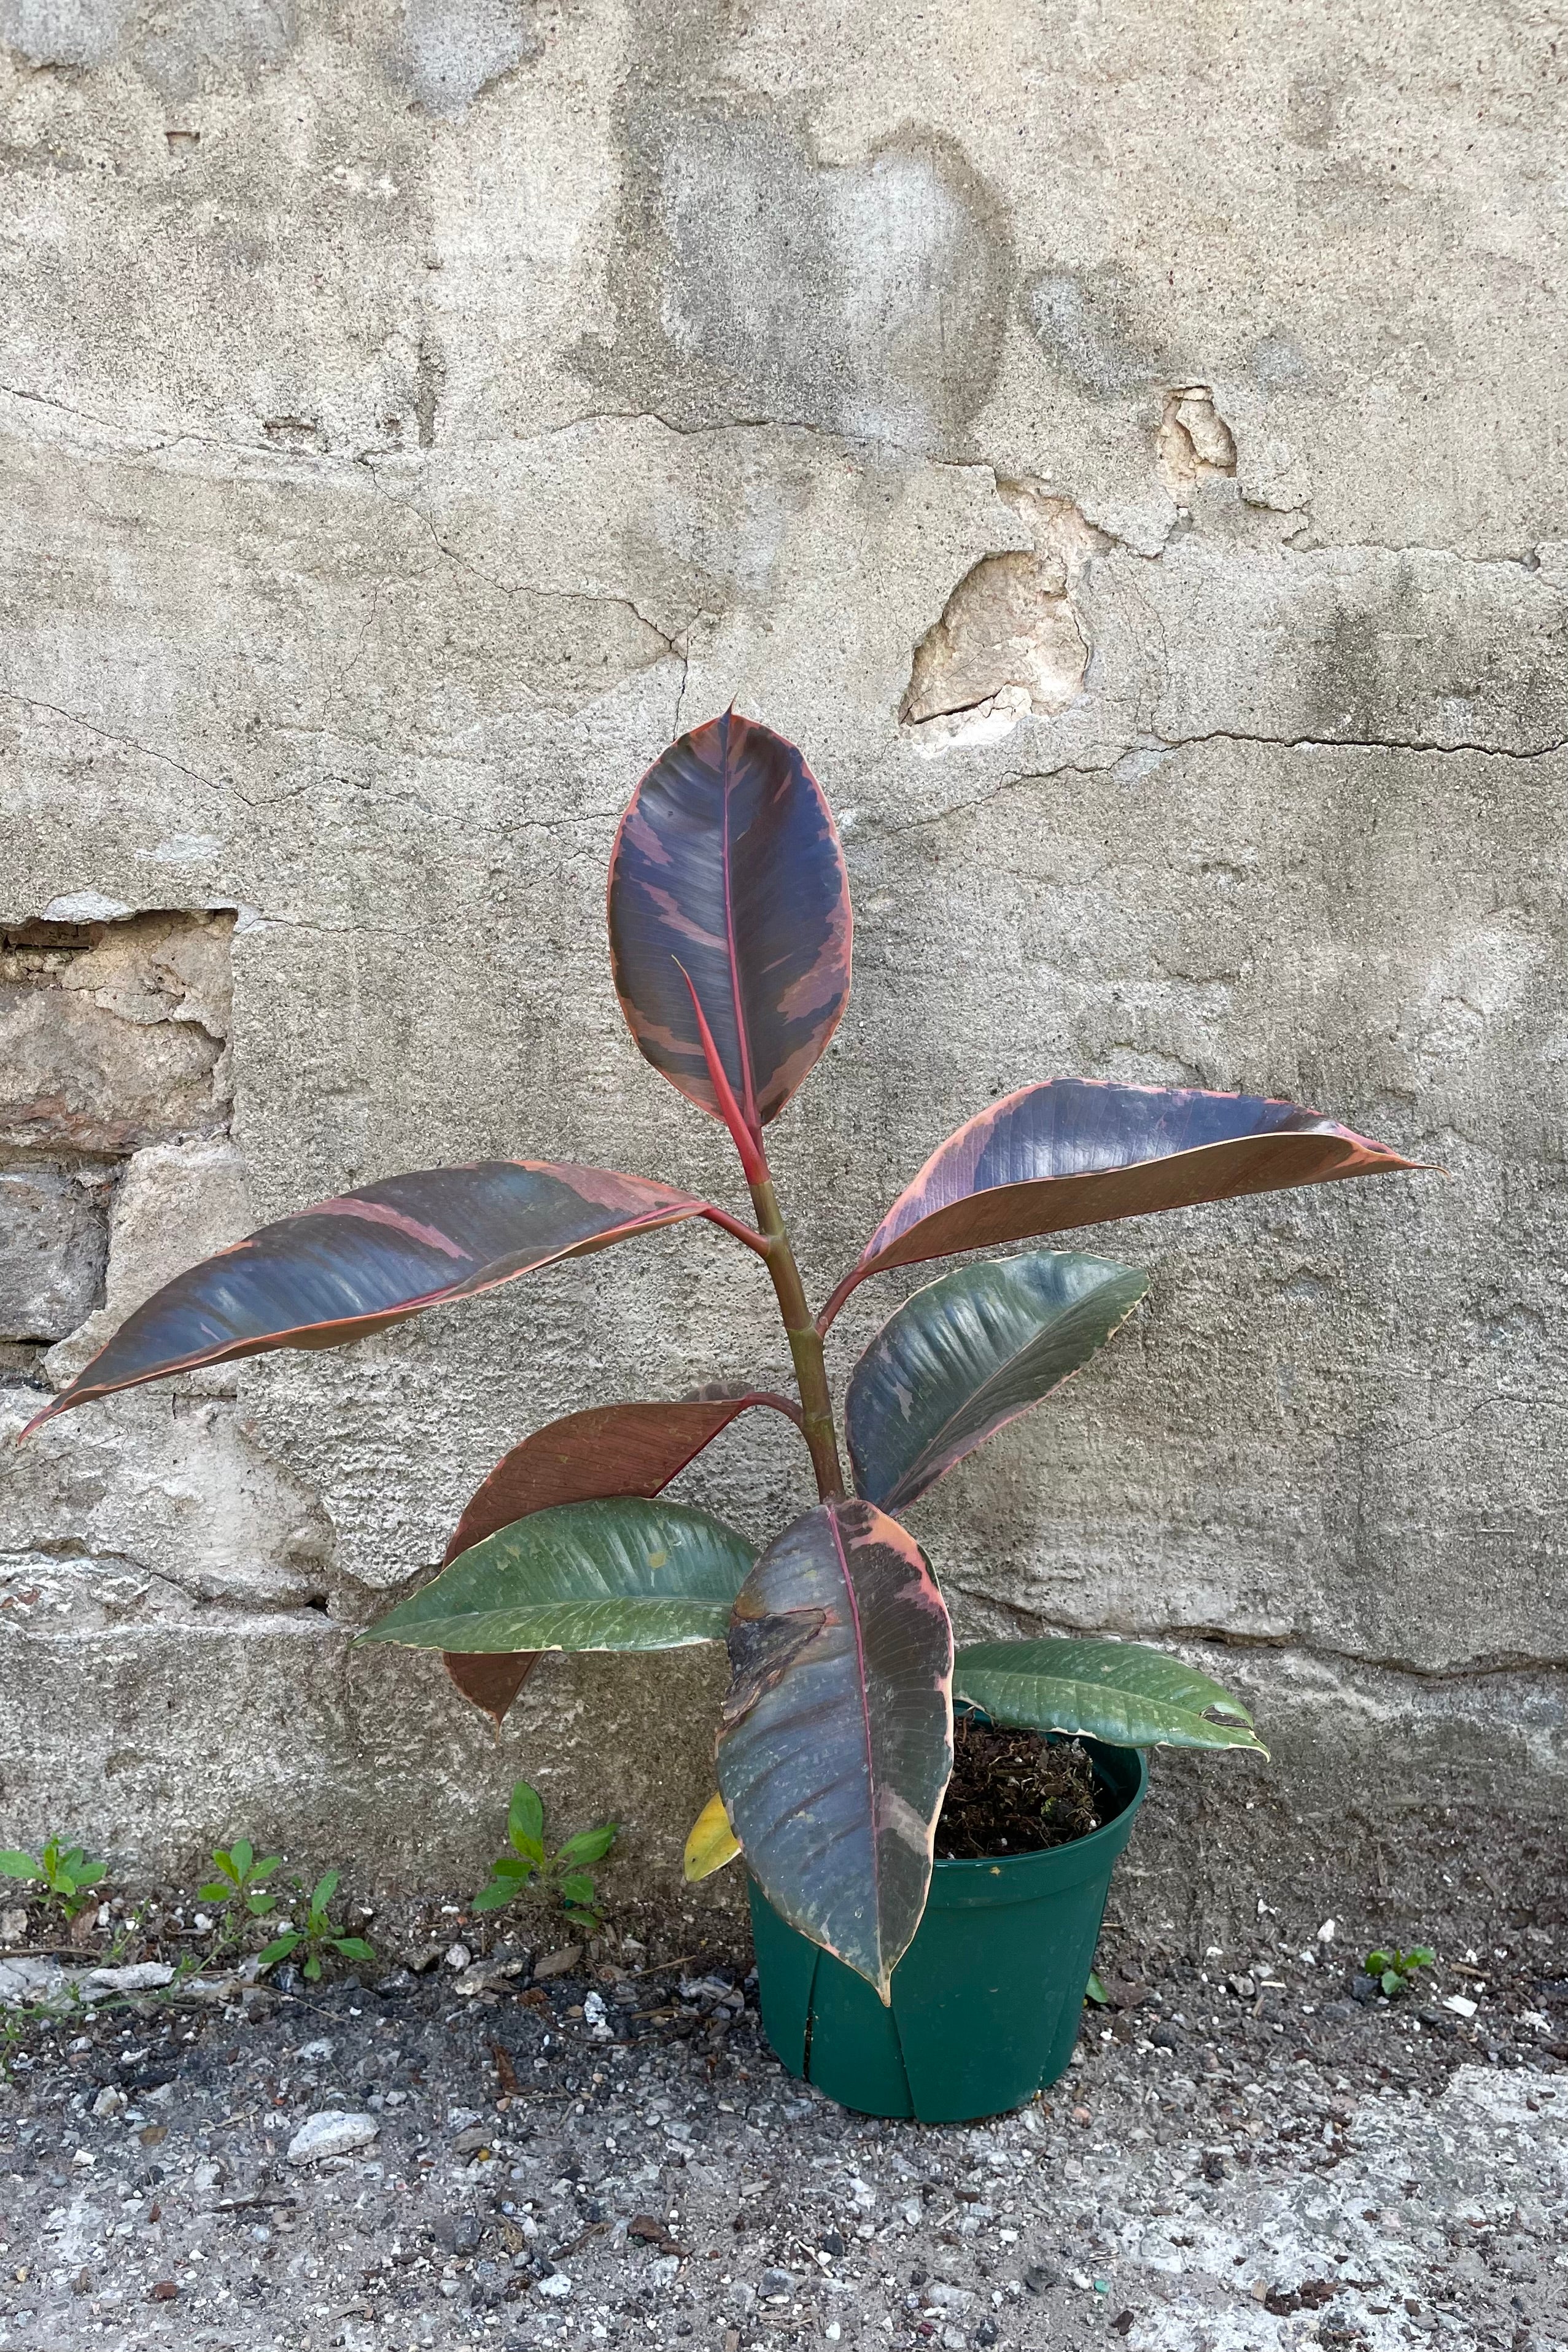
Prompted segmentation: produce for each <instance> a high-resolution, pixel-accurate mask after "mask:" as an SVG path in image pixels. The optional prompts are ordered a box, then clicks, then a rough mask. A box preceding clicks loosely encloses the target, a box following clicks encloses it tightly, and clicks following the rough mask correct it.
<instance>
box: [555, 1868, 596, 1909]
mask: <svg viewBox="0 0 1568 2352" xmlns="http://www.w3.org/2000/svg"><path fill="white" fill-rule="evenodd" d="M555 1883H556V1885H557V1886H558V1887H559V1888H560V1890H561V1900H562V1901H563V1903H592V1901H593V1900H594V1897H595V1895H596V1894H597V1892H598V1889H597V1888H596V1887H595V1885H594V1882H593V1880H592V1879H591V1878H590V1877H589V1875H588V1874H587V1872H586V1871H585V1870H569V1871H568V1872H567V1873H566V1875H565V1876H564V1877H563V1878H559V1879H557V1880H556V1882H555Z"/></svg>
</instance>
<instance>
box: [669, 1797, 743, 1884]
mask: <svg viewBox="0 0 1568 2352" xmlns="http://www.w3.org/2000/svg"><path fill="white" fill-rule="evenodd" d="M740 1851H741V1842H740V1840H739V1838H738V1837H737V1836H736V1835H735V1832H734V1831H733V1830H732V1829H731V1827H730V1816H729V1814H728V1813H727V1812H726V1811H724V1800H723V1798H722V1797H717V1796H715V1797H710V1798H709V1800H708V1802H707V1803H706V1804H705V1805H704V1806H703V1808H702V1811H700V1813H699V1814H698V1816H697V1819H696V1820H695V1821H694V1822H692V1824H691V1833H690V1835H689V1837H688V1839H687V1841H686V1852H685V1854H684V1855H683V1856H682V1860H681V1867H682V1869H683V1870H684V1871H685V1874H686V1877H687V1881H688V1884H689V1885H693V1886H695V1885H696V1884H697V1881H698V1880H699V1879H700V1878H711V1877H712V1875H713V1873H714V1872H715V1871H716V1870H722V1869H723V1867H724V1864H726V1863H727V1862H733V1861H734V1859H735V1856H736V1855H737V1854H738V1853H740Z"/></svg>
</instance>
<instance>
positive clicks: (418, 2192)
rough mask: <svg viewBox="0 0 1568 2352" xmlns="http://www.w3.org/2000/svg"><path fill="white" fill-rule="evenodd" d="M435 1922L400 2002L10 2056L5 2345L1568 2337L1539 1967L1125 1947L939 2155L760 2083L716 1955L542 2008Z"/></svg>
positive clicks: (602, 1966) (540, 1997) (756, 2047)
mask: <svg viewBox="0 0 1568 2352" xmlns="http://www.w3.org/2000/svg"><path fill="white" fill-rule="evenodd" d="M378 1924H379V1923H378ZM440 1924H441V1923H440V1922H439V1921H438V1920H437V1919H431V1920H429V1921H427V1922H426V1935H427V1934H428V1930H429V1929H430V1928H432V1927H439V1925H440ZM446 1932H447V1937H450V1936H451V1935H452V1934H453V1932H454V1930H453V1928H452V1927H451V1925H450V1924H449V1923H448V1924H447V1930H446ZM464 1932H465V1934H467V1935H468V1939H469V1943H470V1946H471V1948H472V1954H473V1957H472V1958H471V1960H470V1961H469V1964H468V1966H466V1967H465V1965H464V1961H465V1959H466V1958H468V1955H467V1954H464V1953H462V1952H459V1953H458V1955H457V1956H456V1957H455V1958H453V1959H448V1958H447V1954H446V1952H445V1951H444V1950H442V1949H441V1947H440V1944H439V1943H437V1944H436V1945H432V1944H431V1943H430V1942H429V1941H428V1940H426V1943H425V1946H424V1948H422V1949H421V1948H419V1931H418V1928H417V1927H416V1926H412V1925H411V1926H410V1928H409V1933H408V1934H407V1935H406V1936H405V1937H404V1938H403V1939H402V1940H403V1947H404V1950H405V1957H406V1958H409V1959H410V1960H411V1961H413V1960H417V1961H420V1962H423V1963H424V1968H423V1972H419V1971H418V1970H416V1968H415V1967H413V1966H405V1967H400V1968H396V1969H394V1971H393V1973H392V1974H390V1975H383V1974H382V1973H381V1968H384V1966H385V1962H383V1963H382V1964H381V1967H380V1968H378V1969H374V1970H371V1969H366V1970H365V1971H364V1974H365V1977H366V1979H367V1981H365V1982H363V1983H362V1982H360V1981H359V1980H358V1979H356V1978H353V1977H350V1978H346V1979H342V1980H341V1981H339V1982H336V1983H329V1984H325V1985H322V1986H315V1987H311V1986H304V1985H298V1986H297V1987H296V1989H295V1990H292V1991H289V1990H283V1991H275V1990H270V1989H264V1988H262V1987H259V1986H257V1985H255V1984H253V1983H250V1984H247V1983H246V1982H244V1981H243V1980H241V1979H234V1978H230V1979H228V1980H227V1982H226V1983H223V1984H220V1985H219V1987H218V1989H217V1991H216V1993H215V1992H208V1993H207V1994H205V1996H202V1995H194V1994H193V1993H192V1992H191V1991H190V1990H189V1989H188V1988H181V1987H178V1986H176V1987H173V1988H170V1989H168V1990H163V1991H153V1992H143V1993H141V1994H131V1995H129V1996H128V1995H126V1994H125V1993H123V1992H115V1991H114V1990H111V1989H105V1988H101V1987H100V1988H98V1989H97V1998H98V1999H99V2000H100V2001H101V2004H102V2005H101V2006H100V2007H97V2008H96V2009H95V2010H94V2011H92V2013H91V2014H90V2015H89V2014H84V2013H83V2011H81V2009H80V2008H79V2007H76V2008H75V2009H74V2010H73V2011H72V2013H71V2014H70V2015H69V2016H68V2017H67V2018H60V2019H58V2021H56V2022H54V2023H53V2024H50V2023H47V2022H43V2021H33V2022H31V2023H29V2024H26V2025H25V2026H21V2027H18V2028H16V2029H14V2034H13V2042H12V2047H11V2052H10V2055H9V2059H8V2072H9V2084H8V2087H5V2088H4V2089H0V2235H3V2237H4V2241H5V2242H4V2245H3V2246H0V2347H24V2348H25V2352H76V2347H81V2346H104V2345H110V2346H113V2347H116V2352H119V2348H120V2347H124V2352H140V2347H154V2346H155V2347H173V2346H178V2347H187V2346H194V2347H224V2346H227V2347H234V2352H261V2347H289V2352H305V2347H329V2346H334V2347H335V2346H341V2347H345V2352H394V2347H395V2352H407V2347H443V2352H445V2347H459V2346H468V2345H482V2346H486V2347H499V2352H522V2347H530V2352H531V2347H544V2346H550V2345H569V2346H572V2347H578V2346H592V2345H601V2344H604V2345H621V2346H650V2347H671V2352H679V2347H683V2346H685V2345H687V2344H690V2345H691V2347H693V2352H696V2347H711V2352H751V2347H767V2352H775V2347H784V2346H786V2345H798V2344H814V2343H816V2342H818V2341H822V2342H826V2343H829V2344H834V2345H840V2346H851V2345H869V2346H873V2347H880V2346H887V2345H897V2346H900V2347H912V2346H921V2345H932V2346H940V2347H942V2352H959V2347H970V2346H975V2347H993V2346H994V2347H998V2352H1012V2347H1018V2352H1025V2347H1027V2352H1045V2347H1053V2352H1054V2347H1076V2346H1080V2345H1086V2344H1089V2343H1100V2342H1110V2341H1117V2342H1122V2343H1126V2344H1127V2345H1129V2346H1131V2347H1134V2352H1136V2348H1137V2347H1170V2352H1272V2347H1286V2346H1300V2345H1302V2344H1325V2345H1343V2346H1352V2345H1358V2346H1366V2347H1405V2346H1407V2345H1412V2344H1416V2345H1419V2344H1426V2343H1439V2344H1443V2345H1452V2346H1460V2347H1464V2346H1471V2345H1474V2346H1478V2347H1479V2346H1485V2347H1489V2348H1490V2347H1509V2352H1526V2347H1547V2346H1551V2345H1558V2344H1568V2227H1565V2221H1568V1980H1565V1974H1564V1969H1563V1957H1562V1955H1560V1954H1559V1955H1556V1956H1555V1957H1553V1956H1552V1953H1551V1952H1550V1951H1549V1950H1547V1949H1546V1948H1543V1943H1542V1942H1537V1943H1535V1944H1534V1945H1532V1944H1531V1941H1530V1939H1528V1938H1526V1939H1525V1940H1524V1941H1523V1942H1521V1944H1520V1945H1519V1946H1517V1947H1516V1948H1512V1949H1510V1950H1509V1951H1508V1952H1506V1953H1505V1952H1500V1951H1493V1950H1490V1949H1489V1950H1488V1951H1486V1952H1485V1953H1482V1954H1473V1955H1470V1956H1468V1958H1465V1959H1463V1960H1449V1961H1446V1962H1445V1963H1444V1964H1443V1965H1442V1966H1440V1967H1439V1969H1437V1971H1436V1974H1435V1976H1433V1977H1429V1978H1428V1979H1426V1980H1425V1982H1424V1986H1423V1989H1422V1990H1420V1991H1418V1992H1416V1993H1415V1995H1413V1996H1411V1997H1409V1998H1407V1999H1404V2000H1400V2001H1399V2002H1397V2003H1396V2004H1394V2005H1392V2006H1391V2005H1389V2004H1387V2003H1385V2002H1384V2001H1382V2000H1376V1999H1373V2000H1364V1999H1363V2000H1357V1999H1355V1998H1353V1997H1352V1978H1351V1977H1350V1975H1349V1973H1348V1971H1347V1969H1346V1966H1345V1964H1344V1961H1343V1958H1342V1957H1341V1955H1342V1943H1341V1942H1335V1943H1333V1944H1328V1945H1325V1944H1321V1943H1314V1944H1313V1945H1312V1946H1310V1948H1309V1949H1308V1950H1307V1951H1306V1952H1305V1953H1303V1952H1301V1951H1300V1950H1299V1949H1291V1950H1285V1949H1280V1948H1275V1947H1273V1946H1272V1945H1260V1946H1259V1947H1258V1948H1256V1949H1254V1950H1252V1951H1250V1952H1247V1953H1246V1954H1242V1955H1237V1954H1230V1955H1222V1954H1217V1953H1215V1954H1211V1955H1210V1956H1209V1957H1208V1958H1207V1960H1206V1962H1205V1965H1204V1966H1203V1967H1202V1968H1201V1969H1200V1968H1196V1967H1193V1966H1191V1965H1187V1964H1184V1963H1179V1962H1175V1961H1173V1960H1171V1959H1169V1958H1163V1957H1162V1956H1160V1955H1158V1954H1156V1953H1152V1952H1142V1953H1140V1952H1138V1951H1137V1950H1135V1949H1134V1948H1131V1946H1130V1944H1129V1943H1128V1942H1127V1941H1126V1939H1125V1938H1124V1939H1122V1940H1121V1942H1120V1943H1119V1944H1117V1945H1115V1946H1114V1947H1113V1948H1112V1949H1111V1951H1110V1954H1109V1955H1108V1956H1106V1957H1103V1958H1102V1961H1101V1966H1102V1968H1104V1969H1106V1970H1107V1984H1108V1990H1110V1994H1111V1997H1112V2003H1113V2006H1111V2007H1110V2008H1109V2009H1106V2010H1101V2011H1095V2010H1086V2012H1085V2025H1084V2032H1083V2036H1082V2039H1081V2041H1080V2044H1079V2051H1078V2053H1077V2055H1076V2057H1075V2060H1074V2063H1073V2066H1072V2068H1071V2070H1070V2071H1069V2073H1068V2075H1067V2077H1066V2078H1065V2079H1064V2081H1063V2082H1062V2083H1060V2084H1058V2085H1057V2086H1056V2087H1055V2089H1054V2090H1053V2091H1052V2092H1050V2093H1048V2094H1047V2095H1046V2096H1045V2098H1044V2099H1042V2100H1040V2101H1038V2102H1037V2103H1036V2105H1034V2106H1032V2107H1030V2108H1028V2109H1027V2110H1026V2111H1025V2112H1023V2113H1022V2114H1019V2115H1016V2116H1005V2117H1003V2118H1000V2119H998V2120H996V2121H994V2122H990V2123H986V2124H984V2125H980V2126H965V2127H963V2128H949V2129H941V2130H937V2129H922V2128H921V2127H920V2126H915V2125H887V2124H879V2123H872V2122H868V2121H867V2120H866V2119H865V2118H863V2117H858V2116H850V2115H847V2114H845V2113H844V2112H843V2111H842V2110H840V2109H838V2108H836V2107H834V2106H832V2105H829V2104H828V2103H827V2102H826V2101H825V2100H824V2099H822V2098H821V2097H820V2096H819V2095H816V2094H815V2093H813V2092H811V2091H808V2090H805V2089H803V2087H802V2086H801V2085H799V2084H795V2083H794V2082H792V2081H791V2080H790V2079H789V2078H788V2077H787V2076H786V2075H784V2074H783V2072H782V2071H781V2069H780V2068H779V2067H778V2065H777V2064H776V2063H775V2062H774V2061H773V2058H772V2057H771V2056H770V2055H769V2053H768V2051H767V2047H766V2044H765V2042H763V2039H762V2036H761V2033H760V2030H759V2025H758V2019H757V2014H756V2009H755V1992H754V1987H751V1986H749V1985H747V1984H746V1983H745V1982H743V1981H742V1980H740V1979H738V1975H737V1972H736V1971H735V1970H733V1969H726V1968H724V1967H723V1966H722V1965H721V1964H717V1963H715V1962H713V1960H712V1959H711V1957H710V1956H709V1957H702V1958H696V1959H693V1958H689V1957H686V1958H684V1959H683V1960H679V1959H678V1960H676V1961H675V1963H674V1964H673V1965H670V1966H668V1967H666V1968H664V1969H659V1968H658V1967H657V1966H653V1965H651V1964H650V1958H649V1954H648V1953H647V1951H646V1950H645V1949H644V1948H642V1947H640V1946H634V1945H630V1944H629V1943H628V1944H627V1945H624V1946H623V1945H620V1944H602V1945H601V1946H600V1947H599V1948H597V1950H596V1951H595V1950H591V1951H590V1952H589V1953H588V1954H586V1955H582V1956H580V1957H579V1958H578V1960H577V1961H576V1963H575V1964H574V1965H573V1966H571V1967H570V1968H568V1969H564V1970H563V1972H559V1973H552V1972H551V1969H550V1958H551V1956H549V1955H546V1956H545V1965H544V1973H543V1976H542V1979H539V1980H534V1979H533V1971H532V1964H531V1959H530V1958H527V1957H525V1956H524V1955H523V1954H522V1952H521V1949H513V1950H511V1951H510V1953H509V1952H508V1950H507V1949H506V1948H505V1946H504V1944H503V1945H502V1946H501V1947H500V1948H499V1949H497V1950H492V1951H491V1952H489V1954H488V1955H484V1954H481V1953H480V1952H479V1938H478V1937H477V1936H475V1935H474V1934H473V1932H472V1930H471V1929H467V1928H466V1929H465V1930H464ZM383 1948H384V1949H392V1948H394V1946H393V1945H391V1944H389V1943H387V1942H386V1941H385V1939H384V1943H383ZM556 1957H557V1958H558V1957H559V1956H556ZM653 1957H654V1958H655V1959H657V1958H658V1947H657V1945H655V1946H654V1954H653ZM48 1965H49V1963H47V1961H38V1962H36V1963H34V1964H32V1969H31V1972H32V1973H33V1974H34V1975H35V1976H36V1977H38V1979H39V1981H40V1982H41V1981H42V1977H41V1973H40V1972H41V1971H42V1970H44V1969H46V1968H47V1966H48ZM68 1965H69V1963H68ZM5 1966H7V1967H9V1968H10V1969H13V1971H14V1970H15V1969H16V1963H15V1962H14V1961H13V1962H10V1963H6V1964H5ZM500 1969H510V1970H511V1971H512V1973H510V1975H501V1974H500V1973H498V1971H499V1970H500ZM23 1973H24V1974H26V1973H28V1970H27V1968H26V1964H24V1969H23ZM209 1973H210V1971H209ZM372 1978H374V1979H375V1981H374V1982H372V1981H369V1979H372ZM9 1981H10V1983H11V1987H12V1990H13V1993H15V1990H16V1983H17V1979H16V1976H15V1974H13V1976H12V1977H11V1979H9ZM4 1988H5V1979H0V1991H3V1990H4ZM1359 1990H1360V1991H1361V1992H1362V1994H1363V1995H1364V1994H1365V1993H1366V1991H1367V1987H1366V1985H1365V1984H1364V1982H1363V1984H1362V1985H1361V1986H1360V1988H1359ZM1454 1998H1458V1999H1459V2000H1464V2001H1467V2002H1470V2003H1474V2004H1475V2010H1474V2015H1473V2017H1467V2016H1465V2015H1463V2014H1461V2013H1460V2012H1458V2011H1454V2010H1451V2009H1449V2008H1447V2007H1446V2006H1445V2003H1446V2002H1447V2000H1451V1999H1454ZM78 1999H79V1996H78ZM12 2014H13V2016H15V2015H16V2011H13V2012H12ZM322 2116H336V2117H337V2118H339V2119H340V2120H338V2121H337V2122H335V2123H327V2124H323V2123H321V2121H319V2120H317V2121H312V2118H321V2117H322ZM345 2118H346V2119H347V2120H343V2119H345ZM301 2134H304V2135H305V2144H304V2145H303V2146H301V2144H300V2135H301ZM312 2144H313V2145H316V2146H318V2147H321V2148H322V2149H324V2150H325V2151H327V2152H324V2153H321V2154H320V2155H318V2156H316V2158H314V2160H312V2161H305V2160H301V2159H303V2158H305V2156H306V2155H307V2153H308V2149H309V2147H310V2146H311V2145H312ZM291 2149H292V2150H293V2154H292V2155H291V2153H290V2151H291ZM333 2150H335V2151H336V2152H331V2151H333Z"/></svg>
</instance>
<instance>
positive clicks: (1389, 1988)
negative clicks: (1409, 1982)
mask: <svg viewBox="0 0 1568 2352" xmlns="http://www.w3.org/2000/svg"><path fill="white" fill-rule="evenodd" d="M1404 1982H1405V1979H1404V1978H1403V1977H1402V1976H1401V1975H1400V1973H1399V1970H1398V1969H1384V1972H1383V1990H1384V1992H1385V1993H1386V1994H1387V1996H1388V1998H1389V2000H1393V1999H1394V1994H1395V1993H1396V1992H1398V1991H1399V1990H1400V1989H1401V1988H1402V1986H1403V1985H1404Z"/></svg>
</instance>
